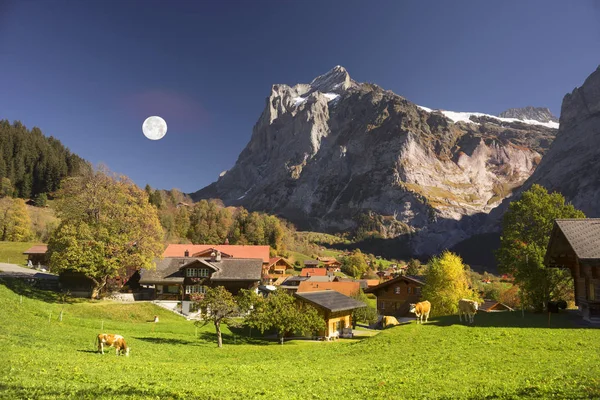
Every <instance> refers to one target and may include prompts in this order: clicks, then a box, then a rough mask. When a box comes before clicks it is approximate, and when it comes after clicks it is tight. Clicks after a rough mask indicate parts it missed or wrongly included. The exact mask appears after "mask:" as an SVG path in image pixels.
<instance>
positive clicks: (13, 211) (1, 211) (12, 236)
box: [0, 197, 33, 242]
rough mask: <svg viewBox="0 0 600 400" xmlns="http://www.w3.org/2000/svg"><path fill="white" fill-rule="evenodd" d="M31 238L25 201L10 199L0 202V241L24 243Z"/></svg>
mask: <svg viewBox="0 0 600 400" xmlns="http://www.w3.org/2000/svg"><path fill="white" fill-rule="evenodd" d="M32 237H33V233H32V232H31V219H30V218H29V214H28V213H27V207H26V205H25V201H23V199H12V198H10V197H6V198H3V199H2V200H0V240H5V241H9V242H26V241H28V240H30V239H31V238H32Z"/></svg>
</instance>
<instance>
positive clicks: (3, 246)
mask: <svg viewBox="0 0 600 400" xmlns="http://www.w3.org/2000/svg"><path fill="white" fill-rule="evenodd" d="M34 244H38V243H37V242H0V262H2V263H9V264H18V265H25V264H27V256H25V255H24V254H23V252H24V251H25V250H27V249H28V248H30V247H31V246H33V245H34Z"/></svg>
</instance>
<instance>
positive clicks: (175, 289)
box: [139, 251, 263, 302]
mask: <svg viewBox="0 0 600 400" xmlns="http://www.w3.org/2000/svg"><path fill="white" fill-rule="evenodd" d="M262 264H263V262H262V259H260V258H233V257H229V258H224V257H222V256H221V255H220V254H219V252H218V251H216V252H213V253H212V254H211V257H210V258H205V257H167V258H164V259H162V260H160V261H159V262H157V263H156V269H155V270H145V269H142V271H141V273H140V275H141V277H140V281H139V282H140V284H141V285H146V286H153V287H154V289H155V296H154V297H155V298H156V299H157V300H172V301H182V302H183V301H189V300H190V294H192V293H205V292H206V288H208V287H215V286H223V287H225V289H227V290H228V291H230V292H231V293H233V294H237V293H238V292H239V290H240V289H251V288H253V287H255V286H258V284H259V283H260V280H261V272H262Z"/></svg>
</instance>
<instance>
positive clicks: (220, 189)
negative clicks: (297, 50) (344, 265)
mask: <svg viewBox="0 0 600 400" xmlns="http://www.w3.org/2000/svg"><path fill="white" fill-rule="evenodd" d="M556 127H557V125H556V124H555V123H554V122H552V121H550V122H540V121H537V120H535V121H532V120H529V119H527V120H525V121H523V120H520V119H517V118H500V117H496V116H493V115H487V114H481V113H459V112H452V111H444V110H442V111H440V110H431V109H429V108H426V107H420V106H417V105H415V104H414V103H412V102H410V101H408V100H407V99H405V98H403V97H401V96H398V95H397V94H395V93H393V92H391V91H388V90H384V89H382V88H380V87H379V86H377V85H373V84H369V83H357V82H355V81H353V80H352V79H351V78H350V75H349V74H348V72H347V71H346V69H345V68H343V67H341V66H336V67H335V68H333V69H332V70H331V71H329V72H327V73H326V74H324V75H321V76H319V77H317V78H315V79H314V80H313V81H312V82H311V83H310V84H297V85H295V86H288V85H284V84H278V85H273V86H272V88H271V93H270V95H269V96H268V97H267V99H266V105H265V109H264V111H263V113H262V115H261V116H260V118H259V120H258V122H257V123H256V124H255V126H254V128H253V131H252V137H251V139H250V142H249V143H248V145H247V146H246V148H245V149H244V150H243V151H242V153H241V154H240V156H239V158H238V160H237V162H236V164H235V165H234V166H233V168H231V170H229V171H227V173H225V174H222V175H221V176H220V177H219V178H218V180H217V181H216V182H214V183H212V184H211V185H209V186H207V187H205V188H203V189H201V190H199V191H198V192H196V193H194V194H192V197H193V198H194V199H195V200H198V199H201V198H220V199H222V200H223V201H224V202H225V204H227V205H241V206H244V207H246V208H248V209H250V210H261V211H266V212H269V213H276V214H279V215H280V216H283V217H284V218H286V219H288V220H290V221H292V222H294V223H295V224H296V225H297V226H298V227H299V228H301V229H312V230H323V231H347V230H354V229H361V230H363V231H369V232H373V233H374V234H376V235H379V236H381V237H385V238H391V237H397V236H399V235H403V234H407V233H410V234H411V237H412V246H413V251H414V252H416V253H431V252H435V251H438V250H439V249H441V248H445V247H449V246H451V245H452V244H453V243H456V242H458V241H460V240H462V239H464V238H465V237H467V236H468V234H469V232H470V230H472V227H471V226H469V225H471V224H475V225H477V224H478V222H477V216H478V215H486V214H487V213H488V212H489V211H490V210H491V209H493V208H494V207H496V206H497V205H498V204H499V203H500V202H501V201H502V199H504V198H506V197H507V196H509V195H510V193H511V192H512V191H513V190H515V189H516V188H518V187H520V185H521V184H522V183H523V182H524V181H525V180H526V179H527V178H529V176H530V175H531V174H532V173H533V171H534V170H535V168H536V166H537V165H538V163H539V162H540V160H541V159H542V155H543V154H544V153H545V152H546V151H547V150H548V147H549V146H550V143H552V141H553V140H554V137H555V134H556ZM466 217H468V218H466ZM415 233H418V234H417V235H415Z"/></svg>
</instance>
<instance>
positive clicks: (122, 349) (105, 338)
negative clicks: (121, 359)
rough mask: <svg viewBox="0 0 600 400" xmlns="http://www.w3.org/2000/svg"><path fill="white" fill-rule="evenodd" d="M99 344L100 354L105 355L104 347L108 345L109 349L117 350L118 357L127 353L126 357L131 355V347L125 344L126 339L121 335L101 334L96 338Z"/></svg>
mask: <svg viewBox="0 0 600 400" xmlns="http://www.w3.org/2000/svg"><path fill="white" fill-rule="evenodd" d="M96 341H97V343H98V353H102V354H104V345H108V347H114V348H115V349H116V350H117V355H119V353H120V354H123V353H125V355H126V356H128V355H129V347H127V344H126V343H125V339H124V338H123V336H121V335H114V334H112V333H110V334H107V333H101V334H99V335H98V337H97V338H96Z"/></svg>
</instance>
